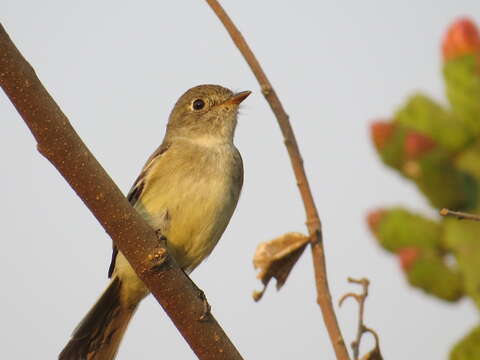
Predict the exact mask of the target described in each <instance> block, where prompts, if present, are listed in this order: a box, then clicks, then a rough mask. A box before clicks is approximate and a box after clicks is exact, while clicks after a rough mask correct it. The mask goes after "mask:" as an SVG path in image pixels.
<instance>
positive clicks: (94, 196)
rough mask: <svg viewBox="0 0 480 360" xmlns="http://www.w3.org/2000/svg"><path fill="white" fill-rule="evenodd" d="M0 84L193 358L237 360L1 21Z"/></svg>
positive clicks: (191, 288) (41, 148) (195, 293)
mask: <svg viewBox="0 0 480 360" xmlns="http://www.w3.org/2000/svg"><path fill="white" fill-rule="evenodd" d="M0 86H1V87H2V88H3V90H4V91H5V93H6V94H7V96H8V97H9V98H10V100H11V102H12V103H13V105H14V106H15V107H16V109H17V111H18V112H19V113H20V115H21V116H22V118H23V119H24V120H25V123H26V124H27V126H28V127H29V128H30V131H31V132H32V134H33V136H34V137H35V139H36V140H37V142H38V150H39V152H40V153H41V154H42V155H44V156H45V157H46V158H47V159H48V160H49V161H50V162H51V163H52V164H53V165H54V166H55V167H56V168H57V170H58V171H59V172H60V173H61V174H62V176H63V177H64V178H65V180H67V182H68V183H69V184H70V186H71V187H72V188H73V189H74V190H75V192H76V193H77V194H78V196H79V197H80V198H81V199H82V201H83V202H84V203H85V205H87V207H88V208H89V209H90V211H91V212H92V213H93V215H94V216H95V217H96V218H97V220H98V221H99V222H100V224H101V225H102V226H103V227H104V228H105V230H106V231H107V233H108V234H109V235H110V237H111V238H112V239H113V241H114V242H115V244H116V245H117V246H118V248H119V249H120V251H122V253H123V254H124V255H125V256H126V258H127V259H128V261H129V262H130V264H131V265H132V266H133V268H134V269H135V271H136V272H137V274H138V276H139V277H140V278H141V279H142V280H143V281H144V282H145V284H146V285H147V287H148V288H149V289H150V290H151V292H152V293H153V295H154V296H155V298H156V299H157V300H158V302H159V303H160V304H161V305H162V307H163V308H164V309H165V311H166V312H167V314H168V315H169V316H170V318H171V319H172V321H173V322H174V323H175V326H176V327H177V329H178V330H179V331H180V333H181V334H182V335H183V337H184V338H185V340H186V341H187V342H188V344H189V345H190V347H191V348H192V350H193V351H194V352H195V353H196V354H197V356H198V357H199V358H200V359H229V360H230V359H238V360H239V359H241V356H240V354H239V353H238V351H237V350H236V349H235V347H234V345H233V344H232V343H231V342H230V340H229V339H228V337H227V336H226V334H225V333H224V332H223V330H222V328H221V327H220V326H219V324H218V323H217V322H216V320H215V319H214V318H213V316H210V318H209V320H208V321H198V319H199V318H200V316H201V315H202V314H203V313H204V302H203V301H202V299H201V298H200V297H199V294H198V290H197V289H196V288H195V286H194V285H193V283H192V282H191V280H189V279H188V278H187V277H186V276H185V274H184V273H183V271H181V270H180V268H179V267H178V266H177V265H176V264H175V262H174V261H173V259H172V258H170V257H169V256H168V254H166V249H165V247H164V246H163V245H162V244H161V242H159V241H158V239H157V236H156V234H155V232H154V231H153V229H152V228H151V227H150V226H149V225H148V224H147V223H146V222H145V221H144V220H143V219H142V218H141V216H140V215H139V214H138V213H137V212H136V211H135V210H134V209H133V208H132V207H131V206H130V204H129V203H128V201H127V200H126V198H125V197H124V196H123V194H122V193H121V192H120V190H119V189H118V188H117V186H116V185H115V184H114V183H113V181H112V179H111V178H110V177H109V176H108V174H107V173H106V172H105V170H104V169H103V168H102V167H101V165H100V164H99V163H98V162H97V160H96V159H95V158H94V156H93V155H92V154H91V153H90V151H89V150H88V149H87V147H86V146H85V144H84V143H83V142H82V140H81V139H80V138H79V136H78V135H77V134H76V132H75V130H74V129H73V128H72V126H71V125H70V123H69V121H68V119H67V118H66V116H65V115H64V114H63V112H62V111H61V110H60V108H59V107H58V105H57V104H56V103H55V101H54V100H53V99H52V97H51V96H50V94H48V92H47V90H46V89H45V88H44V87H43V85H42V84H41V82H40V80H39V79H38V78H37V76H36V75H35V72H34V70H33V69H32V67H31V66H30V64H28V63H27V61H26V60H25V59H24V58H23V56H22V55H21V54H20V52H19V51H18V49H17V48H16V47H15V45H14V44H13V42H12V41H11V40H10V38H9V36H8V34H7V33H6V31H5V29H4V28H3V26H1V25H0Z"/></svg>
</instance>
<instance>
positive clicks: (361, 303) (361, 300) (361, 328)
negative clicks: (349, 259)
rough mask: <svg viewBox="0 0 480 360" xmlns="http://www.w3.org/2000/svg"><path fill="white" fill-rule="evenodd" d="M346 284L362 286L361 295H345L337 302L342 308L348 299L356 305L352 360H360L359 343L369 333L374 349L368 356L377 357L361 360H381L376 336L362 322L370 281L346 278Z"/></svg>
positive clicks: (366, 357)
mask: <svg viewBox="0 0 480 360" xmlns="http://www.w3.org/2000/svg"><path fill="white" fill-rule="evenodd" d="M348 282H350V283H353V284H359V285H361V286H362V293H361V294H355V293H351V292H350V293H347V294H345V295H343V296H342V297H341V298H340V300H339V302H338V303H339V305H340V306H342V304H343V302H344V301H345V300H346V299H348V298H353V299H355V300H356V301H357V303H358V323H357V336H356V338H355V340H354V341H352V344H351V346H352V351H353V360H359V359H360V343H361V341H362V336H363V334H365V333H370V334H372V335H373V337H374V338H375V347H374V349H373V350H372V351H371V352H370V353H369V354H373V353H374V354H376V356H377V357H373V356H369V354H367V356H365V357H362V359H381V358H382V355H381V353H380V342H379V339H378V334H377V333H376V332H375V331H374V330H373V329H370V328H368V327H367V326H365V322H364V314H365V301H366V300H367V296H368V287H369V285H370V281H369V280H368V279H366V278H362V279H358V280H357V279H352V278H348Z"/></svg>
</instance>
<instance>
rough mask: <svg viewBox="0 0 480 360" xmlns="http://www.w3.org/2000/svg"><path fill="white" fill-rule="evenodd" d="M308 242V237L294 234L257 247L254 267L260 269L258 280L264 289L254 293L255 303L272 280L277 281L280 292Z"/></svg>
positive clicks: (285, 235)
mask: <svg viewBox="0 0 480 360" xmlns="http://www.w3.org/2000/svg"><path fill="white" fill-rule="evenodd" d="M308 242H309V238H308V236H306V235H303V234H300V233H294V232H292V233H286V234H284V235H282V236H280V237H278V238H275V239H273V240H270V241H267V242H263V243H261V244H259V245H258V246H257V250H256V251H255V255H254V256H253V266H254V267H255V269H260V272H259V273H258V275H257V278H258V279H260V280H261V281H262V283H263V289H262V290H261V291H255V292H254V293H253V299H254V300H255V301H258V300H260V299H261V298H262V296H263V293H264V292H265V290H266V289H267V285H268V283H269V282H270V280H271V279H272V278H275V280H277V290H280V288H281V287H282V286H283V284H285V281H286V280H287V277H288V275H289V274H290V271H291V270H292V268H293V266H294V265H295V263H296V262H297V260H298V259H299V258H300V255H302V253H303V250H305V247H306V245H307V244H308Z"/></svg>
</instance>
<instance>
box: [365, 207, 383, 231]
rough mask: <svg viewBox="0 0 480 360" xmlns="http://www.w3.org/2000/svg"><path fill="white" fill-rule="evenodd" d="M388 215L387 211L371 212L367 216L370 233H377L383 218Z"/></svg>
mask: <svg viewBox="0 0 480 360" xmlns="http://www.w3.org/2000/svg"><path fill="white" fill-rule="evenodd" d="M386 213H387V210H385V209H377V210H374V211H370V212H369V213H368V215H367V223H368V227H369V228H370V231H371V232H373V233H375V232H376V231H377V230H378V226H379V225H380V221H382V218H383V216H384V215H385V214H386Z"/></svg>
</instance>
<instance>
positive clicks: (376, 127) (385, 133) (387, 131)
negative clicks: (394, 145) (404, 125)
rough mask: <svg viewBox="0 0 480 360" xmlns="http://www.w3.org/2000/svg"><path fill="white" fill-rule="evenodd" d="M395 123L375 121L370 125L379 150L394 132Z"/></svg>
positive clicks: (374, 141)
mask: <svg viewBox="0 0 480 360" xmlns="http://www.w3.org/2000/svg"><path fill="white" fill-rule="evenodd" d="M394 128H395V125H394V124H393V123H390V122H385V121H375V122H374V123H373V124H372V125H371V126H370V132H371V135H372V139H373V143H374V144H375V147H376V148H377V149H378V150H382V149H383V148H384V147H385V145H386V144H387V142H388V140H389V139H390V137H391V136H392V134H393V131H394Z"/></svg>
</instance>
